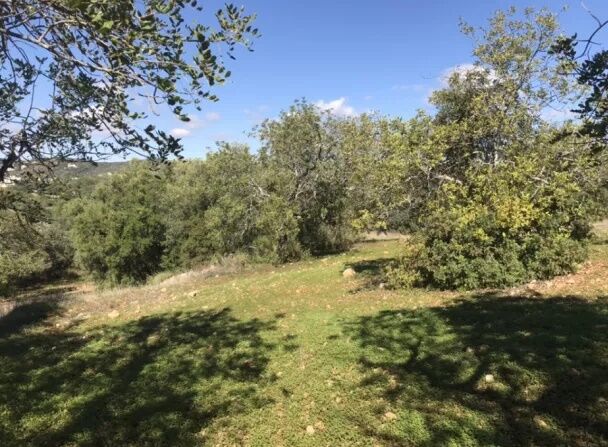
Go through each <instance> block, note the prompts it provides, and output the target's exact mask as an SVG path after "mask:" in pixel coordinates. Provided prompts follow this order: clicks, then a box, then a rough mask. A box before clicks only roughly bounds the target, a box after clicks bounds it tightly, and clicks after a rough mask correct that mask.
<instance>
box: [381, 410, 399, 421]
mask: <svg viewBox="0 0 608 447" xmlns="http://www.w3.org/2000/svg"><path fill="white" fill-rule="evenodd" d="M384 419H386V420H387V421H394V420H395V419H397V415H396V414H395V413H393V412H392V411H387V412H386V413H384Z"/></svg>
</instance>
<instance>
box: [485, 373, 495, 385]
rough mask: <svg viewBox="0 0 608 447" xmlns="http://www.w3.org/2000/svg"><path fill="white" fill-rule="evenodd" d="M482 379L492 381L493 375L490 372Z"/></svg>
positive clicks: (487, 381)
mask: <svg viewBox="0 0 608 447" xmlns="http://www.w3.org/2000/svg"><path fill="white" fill-rule="evenodd" d="M483 379H484V380H485V381H486V383H492V382H494V376H493V375H492V374H486V375H485V376H484V378H483Z"/></svg>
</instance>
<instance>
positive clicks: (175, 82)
mask: <svg viewBox="0 0 608 447" xmlns="http://www.w3.org/2000/svg"><path fill="white" fill-rule="evenodd" d="M200 11H202V7H201V6H199V4H198V2H197V0H194V1H187V2H186V1H183V0H180V1H173V0H143V1H133V0H120V1H116V0H97V1H90V2H89V1H81V0H58V1H41V0H13V1H10V2H2V3H1V4H0V37H1V38H0V65H1V67H2V68H1V69H0V90H2V92H6V93H7V94H3V95H2V98H0V122H1V123H2V130H1V131H0V150H1V152H0V154H1V158H0V181H3V180H4V178H5V175H6V173H7V170H8V169H9V168H11V167H13V166H15V164H17V163H19V162H28V163H29V162H36V163H37V164H43V165H47V166H48V167H49V168H52V164H53V162H54V161H55V160H57V159H59V160H61V159H85V160H86V159H91V158H92V157H99V156H102V155H108V154H117V153H119V154H124V153H128V152H135V153H138V154H140V155H147V156H149V157H151V158H154V159H160V160H165V159H166V158H168V157H169V156H171V155H175V154H179V151H180V143H179V140H177V139H175V138H173V137H172V136H170V135H168V134H166V133H165V132H163V131H156V130H155V127H154V126H153V125H151V124H148V125H147V126H146V124H147V123H146V122H145V121H146V120H147V118H148V117H147V114H146V113H145V112H144V111H143V109H142V108H141V107H136V106H134V105H133V103H134V102H135V101H134V100H135V99H139V98H144V99H146V100H148V101H150V102H151V103H154V104H155V105H158V104H164V105H166V106H167V107H169V108H170V109H171V111H172V112H173V114H175V116H177V117H178V118H179V119H181V120H183V121H188V120H189V117H188V115H187V113H186V112H185V110H184V107H186V106H188V105H193V106H195V107H197V108H200V104H201V102H202V101H203V100H211V101H215V100H217V98H216V96H215V95H213V94H212V92H211V90H212V88H213V86H214V85H216V84H222V83H224V82H225V80H226V79H227V78H228V77H229V76H230V71H228V70H227V68H226V67H225V65H224V63H223V62H222V58H221V56H222V55H223V54H225V55H227V56H229V57H231V58H233V57H234V56H233V53H234V50H235V48H236V46H238V45H244V46H245V47H247V48H250V46H251V41H250V40H251V39H252V38H255V37H256V36H257V34H258V31H257V29H255V28H254V27H253V21H254V16H252V15H247V14H245V12H244V10H243V9H242V8H237V7H235V6H233V5H230V4H228V5H226V6H225V7H224V8H222V9H220V10H218V11H217V13H216V14H215V22H216V25H217V28H216V29H214V28H213V26H212V25H204V24H203V23H204V22H205V20H204V19H205V18H206V17H205V16H203V17H201V14H200ZM192 18H197V19H198V23H196V24H195V25H191V24H189V23H187V22H190V21H191V19H192ZM195 22H197V20H195ZM44 91H46V92H48V93H49V95H50V98H48V97H45V96H44V95H41V92H44ZM142 122H143V123H142ZM142 124H143V125H142ZM140 129H144V130H140ZM100 135H103V137H100Z"/></svg>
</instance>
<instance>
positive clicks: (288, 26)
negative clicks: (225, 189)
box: [155, 0, 608, 157]
mask: <svg viewBox="0 0 608 447" xmlns="http://www.w3.org/2000/svg"><path fill="white" fill-rule="evenodd" d="M214 3H215V2H207V4H206V5H211V7H210V8H207V11H213V10H214V7H215V6H216V5H215V4H214ZM242 3H243V4H244V6H245V7H246V9H247V10H248V11H252V12H255V13H256V14H257V15H258V20H257V26H258V27H259V29H260V32H261V33H262V37H261V38H260V39H257V40H256V42H255V45H254V48H255V51H254V52H252V53H248V52H246V51H239V52H238V53H237V60H236V61H230V62H229V68H230V69H231V70H232V72H233V76H232V77H231V79H230V82H229V83H227V84H226V85H224V86H222V87H220V88H218V89H216V91H215V93H217V94H218V96H219V97H220V101H219V102H218V103H208V104H205V105H204V108H203V111H202V112H197V113H196V117H195V119H194V122H193V123H191V124H190V126H185V125H184V123H180V122H179V121H177V120H176V119H174V118H173V117H171V116H170V115H165V114H162V115H161V116H159V117H156V118H155V119H157V120H158V122H157V123H156V124H157V125H158V127H161V128H164V129H166V130H169V131H171V130H173V132H174V133H175V134H176V135H180V136H182V135H183V139H182V142H183V144H184V148H185V151H184V155H185V156H186V157H202V156H204V154H205V153H206V152H207V150H208V149H209V148H212V147H214V142H215V141H217V140H227V141H241V142H248V143H249V144H251V145H252V147H253V149H254V150H255V149H256V147H257V144H256V142H255V141H254V140H252V139H251V138H249V137H248V136H247V134H248V133H249V131H250V130H251V128H252V127H253V126H254V125H255V124H256V123H258V122H259V121H260V120H262V119H263V118H268V117H275V116H277V115H278V113H279V111H280V110H282V109H286V108H287V107H289V105H290V104H292V102H293V101H294V100H295V99H298V98H303V97H304V98H306V99H307V100H309V101H310V102H319V103H320V104H324V105H325V106H327V107H332V108H333V109H334V110H336V112H337V113H343V114H354V113H360V112H364V111H369V110H376V111H379V112H380V113H382V114H387V115H393V116H402V117H406V118H407V117H410V116H413V115H414V113H415V112H416V110H417V109H419V108H424V107H425V106H426V98H427V96H428V94H429V92H430V91H432V90H433V89H434V88H437V87H438V86H439V84H440V78H441V75H442V73H444V72H445V71H446V70H448V69H449V68H450V67H454V66H456V65H459V64H466V63H470V62H471V61H472V56H471V51H472V44H471V41H470V40H469V39H468V38H467V37H465V36H463V35H462V34H460V31H459V27H458V23H459V19H460V18H463V19H465V20H466V21H467V22H469V23H471V24H473V25H484V24H485V22H486V21H487V19H488V18H489V17H490V16H491V15H492V13H493V12H495V11H496V10H498V9H506V8H508V7H509V6H511V5H514V6H517V7H522V8H523V7H526V6H534V7H543V6H546V7H549V8H551V9H553V10H555V11H559V10H560V9H561V7H563V6H568V10H567V11H566V12H565V13H562V14H561V17H560V21H561V23H562V26H563V28H564V29H565V31H566V32H567V33H568V34H571V33H574V32H579V34H581V35H586V34H588V33H589V31H590V30H591V29H593V27H594V22H593V19H592V18H591V17H590V16H589V13H588V12H587V11H585V9H584V8H583V7H582V6H581V3H580V1H578V0H572V1H566V0H564V1H559V0H544V1H533V0H527V1H519V0H510V1H502V0H485V1H482V0H477V1H473V0H458V1H456V0H376V1H373V2H371V1H363V0H355V1H346V0H324V1H320V0H308V1H278V0H273V1H270V0H243V2H242ZM584 4H585V6H586V7H587V8H588V9H590V10H591V11H592V12H593V13H595V14H596V15H598V16H599V17H600V18H603V19H606V18H608V1H607V0H585V2H584ZM217 5H219V2H217ZM603 37H606V36H605V35H604V36H603Z"/></svg>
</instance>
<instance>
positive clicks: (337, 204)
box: [257, 101, 354, 254]
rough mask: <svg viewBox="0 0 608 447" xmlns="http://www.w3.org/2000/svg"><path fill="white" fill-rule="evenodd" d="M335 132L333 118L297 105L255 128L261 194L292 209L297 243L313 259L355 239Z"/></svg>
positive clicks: (347, 177)
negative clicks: (262, 179) (263, 175)
mask: <svg viewBox="0 0 608 447" xmlns="http://www.w3.org/2000/svg"><path fill="white" fill-rule="evenodd" d="M338 127H339V121H338V120H337V119H336V118H334V117H333V116H331V115H330V114H329V113H327V112H322V111H320V110H319V109H317V108H316V107H315V106H313V105H311V104H308V103H306V102H305V101H302V102H296V103H295V104H294V105H293V106H292V107H290V108H289V110H288V111H286V112H283V113H281V115H280V117H279V119H277V120H267V121H265V122H264V123H263V124H262V125H261V126H260V127H259V128H258V129H257V135H258V136H259V138H260V140H261V141H262V149H261V154H260V159H261V164H262V167H263V170H264V172H266V173H267V175H266V178H265V181H266V186H265V188H264V189H265V190H266V193H271V192H272V193H275V194H278V195H279V196H280V197H281V198H282V200H283V201H284V203H287V204H289V205H290V206H291V207H292V209H293V214H294V217H295V219H296V220H297V223H298V227H299V234H298V240H299V242H300V244H301V246H302V247H303V248H305V249H306V250H309V251H310V252H311V253H312V254H321V253H331V252H336V251H341V250H344V249H345V248H347V247H349V245H350V244H351V243H352V240H353V238H354V234H353V229H352V226H351V220H352V213H353V211H352V210H353V206H352V200H351V197H350V195H349V186H350V175H349V171H348V165H347V163H346V160H345V153H344V151H343V150H342V149H341V147H340V140H339V137H338Z"/></svg>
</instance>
